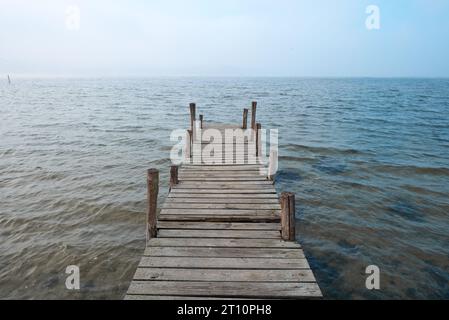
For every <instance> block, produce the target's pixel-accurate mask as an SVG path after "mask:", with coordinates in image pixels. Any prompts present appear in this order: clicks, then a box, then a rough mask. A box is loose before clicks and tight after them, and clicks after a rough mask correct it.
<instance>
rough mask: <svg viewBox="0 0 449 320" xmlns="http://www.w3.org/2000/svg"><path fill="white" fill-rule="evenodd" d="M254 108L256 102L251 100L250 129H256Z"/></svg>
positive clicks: (255, 107)
mask: <svg viewBox="0 0 449 320" xmlns="http://www.w3.org/2000/svg"><path fill="white" fill-rule="evenodd" d="M256 109H257V102H256V101H253V102H252V104H251V129H253V130H256Z"/></svg>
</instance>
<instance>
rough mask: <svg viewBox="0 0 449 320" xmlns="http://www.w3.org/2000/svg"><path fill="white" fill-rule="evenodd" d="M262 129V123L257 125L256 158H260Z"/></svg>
mask: <svg viewBox="0 0 449 320" xmlns="http://www.w3.org/2000/svg"><path fill="white" fill-rule="evenodd" d="M261 129H262V125H261V124H260V123H258V124H257V125H256V157H258V156H260V144H261V142H260V138H261V131H260V130H261Z"/></svg>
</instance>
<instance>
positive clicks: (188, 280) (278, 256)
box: [125, 102, 321, 300]
mask: <svg viewBox="0 0 449 320" xmlns="http://www.w3.org/2000/svg"><path fill="white" fill-rule="evenodd" d="M256 106H257V105H256V103H255V102H253V104H252V110H251V126H250V128H249V129H250V130H251V132H252V134H251V138H250V139H247V140H245V141H243V142H241V144H242V146H241V147H243V149H242V148H237V147H236V144H237V143H238V142H235V141H232V142H230V141H225V139H223V141H221V142H220V141H218V142H217V141H215V140H214V141H212V142H211V141H203V140H202V139H203V138H202V135H201V134H200V132H205V130H207V129H215V131H214V132H217V131H219V132H224V130H226V129H238V128H240V129H247V117H248V109H244V111H243V123H242V125H240V124H239V125H234V126H232V125H218V124H212V123H209V122H208V121H205V120H204V118H203V115H200V116H199V119H200V120H199V121H196V106H195V104H191V105H190V114H191V123H190V130H187V132H186V142H187V143H186V147H185V153H186V158H187V159H188V161H187V163H184V164H183V165H181V166H179V167H178V166H172V167H171V168H170V192H169V194H168V197H167V199H166V201H165V203H164V204H163V205H162V206H161V207H160V210H157V194H158V187H159V172H158V170H155V169H150V170H148V179H147V183H148V220H147V221H148V223H147V225H148V227H147V240H148V241H147V246H146V249H145V252H144V253H143V256H142V258H141V260H140V263H139V266H138V268H137V271H136V273H135V275H134V278H133V280H132V282H131V285H130V287H129V289H128V292H127V294H126V296H125V299H191V300H199V299H301V298H308V299H310V298H319V297H321V291H320V288H319V286H318V284H317V283H316V280H315V277H314V275H313V272H312V270H311V269H310V267H309V264H308V262H307V259H306V258H305V256H304V252H303V250H302V249H301V245H300V244H298V243H296V242H295V221H294V219H295V196H294V194H292V193H283V194H282V195H281V197H280V199H279V198H278V195H277V193H276V190H275V188H274V186H273V176H274V172H275V167H276V166H277V165H276V161H277V154H276V151H273V152H271V153H270V162H269V164H268V166H267V165H263V164H260V163H258V161H256V162H255V163H252V162H249V161H248V159H249V156H255V157H254V158H255V159H259V158H260V157H261V134H260V128H261V125H260V124H258V123H256ZM210 144H218V145H219V146H220V147H223V150H224V149H226V147H227V144H228V146H229V144H233V147H232V149H230V150H232V151H231V156H232V162H230V161H229V160H230V159H229V152H228V153H226V155H225V152H223V156H222V159H223V160H227V161H226V162H224V163H219V164H217V163H214V164H208V163H207V161H204V159H203V158H202V156H201V155H202V151H203V150H204V148H205V147H207V146H208V145H209V147H210ZM215 147H216V146H215ZM238 150H244V151H238ZM251 150H252V151H251ZM252 152H253V153H254V152H255V155H254V154H251V153H252ZM220 157H221V156H220ZM205 162H206V163H205ZM158 211H159V212H158Z"/></svg>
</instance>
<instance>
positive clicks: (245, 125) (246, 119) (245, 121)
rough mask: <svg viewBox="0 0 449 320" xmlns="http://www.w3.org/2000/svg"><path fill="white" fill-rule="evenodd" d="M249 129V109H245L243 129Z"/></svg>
mask: <svg viewBox="0 0 449 320" xmlns="http://www.w3.org/2000/svg"><path fill="white" fill-rule="evenodd" d="M247 128H248V109H243V124H242V129H243V130H246V129H247Z"/></svg>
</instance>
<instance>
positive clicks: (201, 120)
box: [200, 114, 203, 129]
mask: <svg viewBox="0 0 449 320" xmlns="http://www.w3.org/2000/svg"><path fill="white" fill-rule="evenodd" d="M200 129H203V115H202V114H200Z"/></svg>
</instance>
